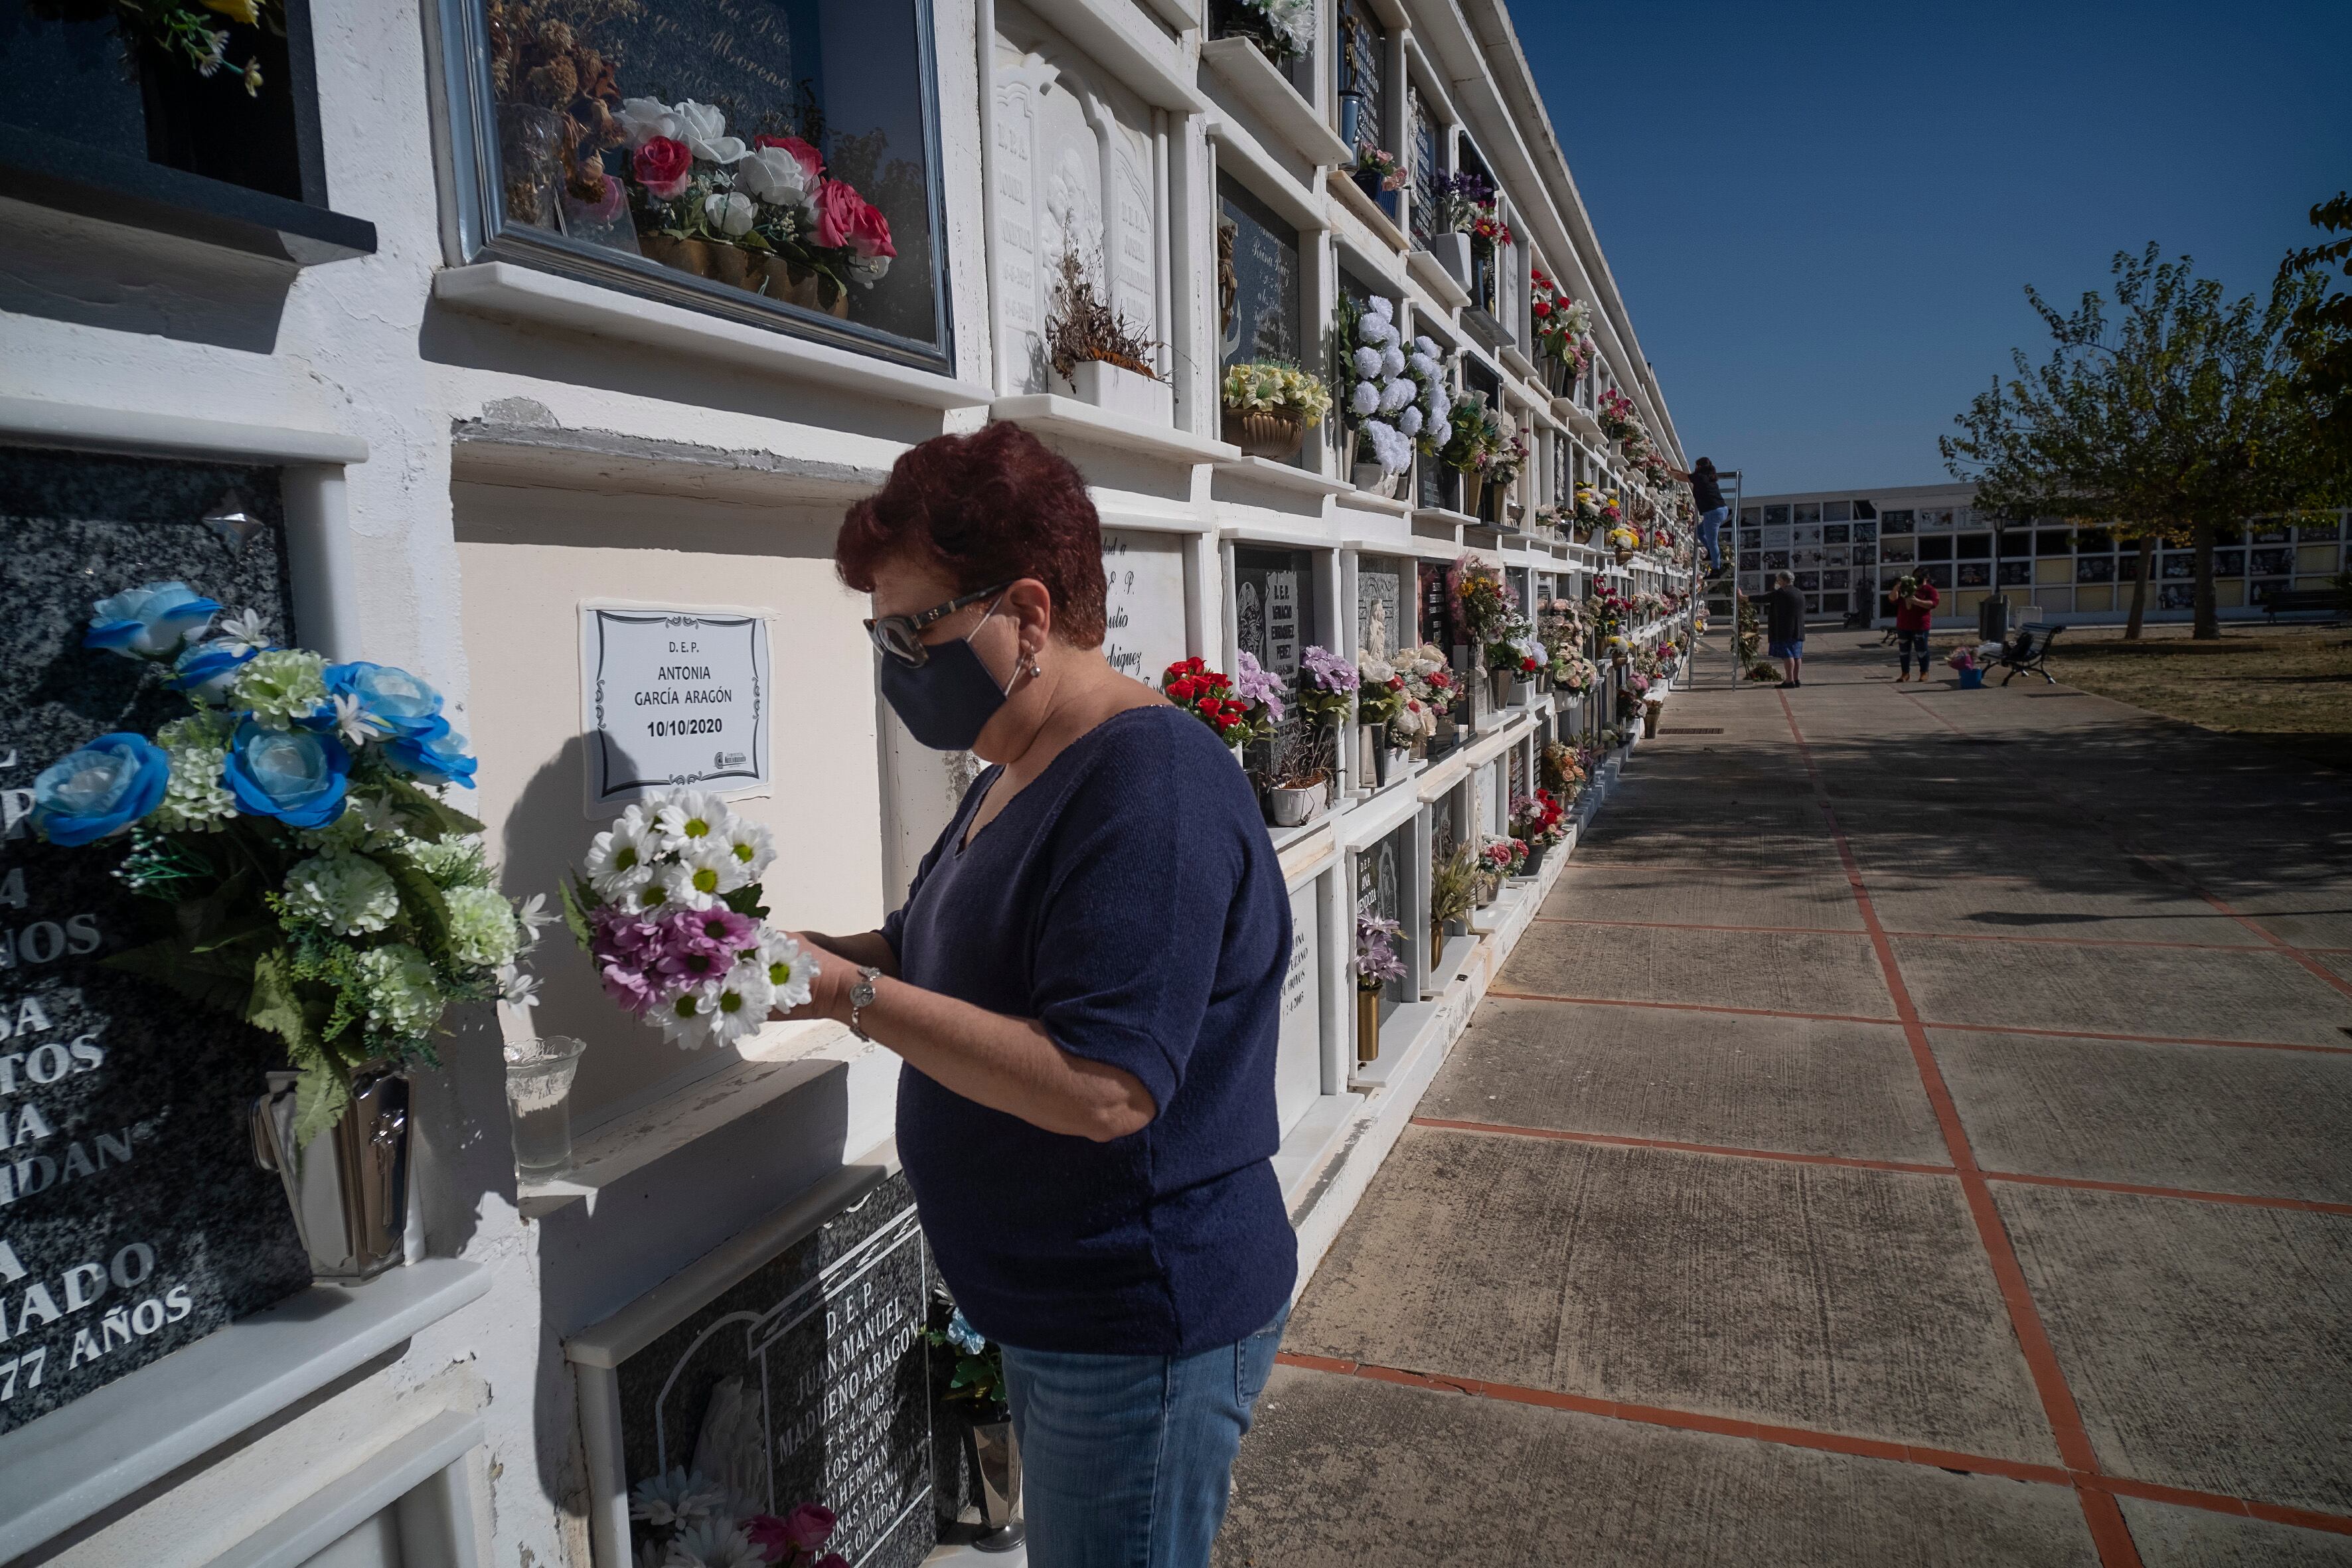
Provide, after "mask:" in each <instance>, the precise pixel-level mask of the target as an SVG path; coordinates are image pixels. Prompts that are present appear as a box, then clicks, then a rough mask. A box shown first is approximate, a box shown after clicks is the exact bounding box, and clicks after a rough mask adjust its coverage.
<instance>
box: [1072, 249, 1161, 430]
mask: <svg viewBox="0 0 2352 1568" xmlns="http://www.w3.org/2000/svg"><path fill="white" fill-rule="evenodd" d="M1159 346H1160V345H1159V344H1158V343H1156V342H1152V341H1151V340H1150V338H1147V337H1145V336H1144V335H1143V332H1142V330H1141V329H1140V328H1139V327H1137V326H1135V325H1134V324H1133V323H1132V322H1130V321H1128V319H1127V318H1126V317H1125V316H1123V315H1121V314H1119V313H1118V311H1117V310H1113V309H1111V307H1110V305H1109V303H1108V301H1107V300H1104V299H1103V297H1102V295H1101V294H1100V293H1098V292H1097V290H1096V288H1095V279H1094V275H1093V274H1092V273H1091V272H1089V271H1088V270H1087V265H1086V263H1085V262H1083V261H1081V260H1079V259H1078V253H1077V252H1076V250H1074V249H1071V248H1069V247H1064V249H1063V251H1062V259H1061V262H1060V264H1059V278H1058V280H1057V281H1056V282H1055V285H1054V305H1053V309H1052V310H1049V311H1048V312H1047V313H1046V316H1045V359H1046V363H1048V364H1049V365H1050V366H1051V367H1052V369H1053V373H1054V380H1055V385H1056V386H1057V387H1059V388H1061V389H1062V390H1063V391H1065V392H1066V394H1067V395H1069V396H1072V397H1076V398H1077V399H1078V400H1079V401H1080V402H1082V403H1091V404H1093V405H1095V406H1096V407H1097V408H1099V409H1101V410H1102V411H1103V412H1104V413H1106V414H1118V415H1124V416H1126V417H1128V418H1129V419H1138V420H1141V421H1142V422H1143V423H1145V424H1147V425H1170V424H1173V423H1174V421H1175V416H1176V403H1175V393H1174V390H1173V389H1172V388H1171V387H1170V386H1169V384H1167V383H1166V382H1164V381H1162V380H1160V373H1159V372H1158V371H1156V370H1154V369H1152V368H1151V354H1152V352H1153V351H1154V350H1156V349H1157V348H1158V347H1159Z"/></svg>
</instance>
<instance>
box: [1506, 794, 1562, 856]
mask: <svg viewBox="0 0 2352 1568" xmlns="http://www.w3.org/2000/svg"><path fill="white" fill-rule="evenodd" d="M1511 837H1514V838H1516V839H1517V840H1518V841H1519V842H1520V843H1522V844H1524V845H1526V846H1527V861H1526V865H1525V867H1524V868H1523V869H1522V872H1521V874H1522V875H1524V876H1528V877H1535V876H1539V875H1541V874H1542V871H1543V858H1544V851H1545V850H1547V849H1549V848H1550V847H1552V846H1553V845H1555V844H1558V843H1559V841H1560V840H1561V839H1563V838H1566V837H1568V810H1567V808H1566V807H1565V806H1563V805H1560V803H1559V799H1558V797H1556V796H1555V795H1553V794H1552V793H1551V791H1550V790H1549V789H1545V788H1541V787H1538V789H1537V790H1536V792H1535V793H1534V794H1533V795H1521V796H1519V797H1518V798H1517V800H1514V801H1513V802H1511Z"/></svg>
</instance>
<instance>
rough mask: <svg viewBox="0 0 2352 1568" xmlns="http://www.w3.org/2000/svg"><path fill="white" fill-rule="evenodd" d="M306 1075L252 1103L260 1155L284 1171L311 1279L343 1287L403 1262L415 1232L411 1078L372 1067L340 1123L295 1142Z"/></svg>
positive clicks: (357, 1081)
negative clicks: (298, 1096) (306, 1141)
mask: <svg viewBox="0 0 2352 1568" xmlns="http://www.w3.org/2000/svg"><path fill="white" fill-rule="evenodd" d="M300 1076H301V1075H300V1074H299V1073H292V1072H273V1073H271V1074H269V1075H268V1080H269V1091H268V1093H267V1094H264V1095H262V1096H261V1097H260V1098H259V1099H257V1100H255V1101H254V1102H253V1129H252V1130H253V1158H254V1163H256V1164H257V1165H259V1166H260V1167H261V1168H262V1169H263V1170H265V1171H275V1172H277V1173H278V1180H279V1181H281V1182H283V1183H284V1184H285V1186H286V1201H287V1203H288V1205H289V1206H291V1207H292V1209H293V1211H294V1228H295V1230H296V1231H297V1232H298V1233H299V1235H300V1236H301V1238H302V1246H303V1247H304V1249H305V1250H307V1251H308V1252H309V1253H310V1273H311V1277H312V1278H314V1279H320V1280H325V1281H329V1282H331V1283H336V1284H346V1285H351V1284H358V1283H359V1282H361V1281H362V1280H366V1279H374V1278H375V1277H376V1276H377V1275H379V1274H381V1273H383V1271H384V1270H385V1269H387V1268H392V1267H393V1266H394V1264H397V1263H399V1262H400V1261H401V1259H402V1257H403V1255H404V1247H403V1238H404V1234H405V1232H406V1231H407V1228H408V1079H405V1078H404V1077H402V1076H401V1075H400V1074H399V1073H397V1072H395V1071H394V1070H393V1069H392V1068H391V1065H390V1064H389V1063H383V1062H378V1063H372V1064H370V1065H369V1066H367V1067H365V1068H361V1069H360V1071H359V1072H358V1073H357V1074H356V1075H354V1076H353V1078H352V1100H351V1104H350V1105H349V1106H347V1107H345V1109H344V1110H343V1114H342V1116H341V1119H340V1120H338V1121H336V1123H335V1124H334V1126H332V1127H331V1128H329V1129H328V1130H327V1131H324V1132H322V1133H320V1134H319V1136H318V1137H316V1138H314V1139H312V1140H311V1141H310V1146H309V1147H308V1148H304V1147H302V1146H300V1145H299V1144H298V1143H297V1142H295V1139H294V1114H295V1107H294V1100H295V1085H296V1083H297V1082H298V1081H299V1079H300Z"/></svg>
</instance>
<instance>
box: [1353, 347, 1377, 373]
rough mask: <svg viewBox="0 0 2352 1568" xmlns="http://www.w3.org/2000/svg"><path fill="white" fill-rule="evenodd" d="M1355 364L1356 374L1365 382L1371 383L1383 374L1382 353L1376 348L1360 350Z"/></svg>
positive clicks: (1355, 357)
mask: <svg viewBox="0 0 2352 1568" xmlns="http://www.w3.org/2000/svg"><path fill="white" fill-rule="evenodd" d="M1353 363H1354V364H1355V367H1356V374H1357V375H1358V376H1359V377H1360V378H1362V379H1363V380H1366V381H1370V379H1371V378H1372V377H1374V376H1376V375H1378V374H1381V351H1380V350H1378V349H1375V348H1361V349H1358V350H1357V351H1356V353H1355V355H1354V358H1353Z"/></svg>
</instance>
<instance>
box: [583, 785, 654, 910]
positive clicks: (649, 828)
mask: <svg viewBox="0 0 2352 1568" xmlns="http://www.w3.org/2000/svg"><path fill="white" fill-rule="evenodd" d="M660 853H661V834H660V833H659V832H658V831H657V830H656V828H655V826H654V825H653V821H652V819H651V818H650V817H648V816H646V810H645V807H643V806H641V805H632V806H630V807H629V808H628V809H626V810H625V811H624V812H622V813H621V815H620V817H619V819H618V820H616V821H615V822H614V824H613V826H611V827H610V828H608V829H606V830H605V831H604V832H603V833H599V834H598V835H596V837H595V838H594V840H593V841H592V842H591V843H590V844H589V846H588V858H587V862H586V868H587V872H588V885H589V886H590V887H592V888H593V889H596V891H597V893H598V894H600V895H601V896H603V897H604V898H606V899H612V900H619V899H623V898H626V897H627V896H629V895H630V894H633V893H635V892H636V891H637V890H638V889H641V888H643V887H645V886H646V883H648V882H650V881H651V880H653V874H654V860H655V858H656V857H657V856H658V855H659V854H660Z"/></svg>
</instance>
